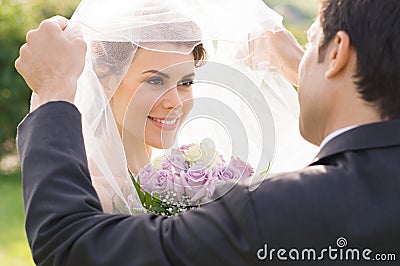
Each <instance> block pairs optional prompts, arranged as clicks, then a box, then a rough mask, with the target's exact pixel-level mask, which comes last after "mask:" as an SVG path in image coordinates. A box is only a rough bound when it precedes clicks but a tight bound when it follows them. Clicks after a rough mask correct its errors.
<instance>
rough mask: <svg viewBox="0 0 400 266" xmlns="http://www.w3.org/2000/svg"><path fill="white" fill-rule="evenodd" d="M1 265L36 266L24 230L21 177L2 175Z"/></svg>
mask: <svg viewBox="0 0 400 266" xmlns="http://www.w3.org/2000/svg"><path fill="white" fill-rule="evenodd" d="M0 197H1V198H0V228H1V233H0V262H1V263H0V264H1V265H7V266H31V265H35V264H34V263H33V260H32V258H31V253H30V250H29V246H28V242H27V239H26V236H25V229H24V211H23V203H22V189H21V175H20V173H19V172H17V173H14V174H7V175H1V174H0Z"/></svg>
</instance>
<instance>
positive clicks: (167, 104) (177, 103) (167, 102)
mask: <svg viewBox="0 0 400 266" xmlns="http://www.w3.org/2000/svg"><path fill="white" fill-rule="evenodd" d="M161 100H162V106H163V107H164V108H166V109H176V108H180V107H182V105H183V101H182V96H181V95H180V93H179V91H178V88H177V87H174V88H172V89H170V90H169V91H168V92H166V93H165V94H164V95H163V97H162V99H161Z"/></svg>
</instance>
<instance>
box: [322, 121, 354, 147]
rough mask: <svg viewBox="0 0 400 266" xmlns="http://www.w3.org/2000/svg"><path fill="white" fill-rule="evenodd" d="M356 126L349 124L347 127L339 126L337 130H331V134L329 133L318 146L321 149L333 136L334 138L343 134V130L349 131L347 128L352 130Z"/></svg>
mask: <svg viewBox="0 0 400 266" xmlns="http://www.w3.org/2000/svg"><path fill="white" fill-rule="evenodd" d="M356 127H357V126H349V127H345V128H341V129H338V130H336V131H334V132H332V133H331V134H329V135H328V136H327V137H326V138H325V139H324V141H322V143H321V145H320V148H321V149H322V148H323V147H324V146H325V145H326V144H327V143H328V142H329V141H331V140H332V139H334V138H336V137H337V136H339V135H341V134H343V133H345V132H347V131H349V130H352V129H353V128H356Z"/></svg>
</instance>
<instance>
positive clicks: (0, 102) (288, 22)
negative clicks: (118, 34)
mask: <svg viewBox="0 0 400 266" xmlns="http://www.w3.org/2000/svg"><path fill="white" fill-rule="evenodd" d="M132 1H134V0H132ZM243 1H245V0H243ZM264 2H265V3H267V4H268V5H269V6H270V7H272V8H274V9H275V10H276V11H277V12H278V13H280V14H281V15H283V17H284V24H285V26H286V27H287V28H288V29H289V30H290V31H292V32H293V33H294V35H295V36H296V38H297V39H298V40H299V42H300V43H301V44H305V33H304V32H305V30H307V28H308V27H309V26H310V24H311V23H312V20H313V19H314V18H315V16H316V12H317V4H316V1H315V0H301V1H299V0H264ZM78 3H79V0H63V1H62V0H0V196H1V199H0V230H1V231H0V232H1V233H0V265H7V266H14V265H15V266H16V265H34V263H33V261H32V259H31V255H30V251H29V247H28V243H27V240H26V237H25V232H24V221H23V217H24V214H23V204H22V195H21V175H20V172H19V165H18V158H17V156H16V151H15V135H16V128H17V125H18V123H19V122H20V121H21V120H22V118H23V117H24V116H25V115H26V114H27V113H28V109H29V97H30V91H29V89H28V88H27V86H26V84H25V82H24V81H23V79H22V78H21V77H20V76H19V75H18V73H17V72H16V70H15V69H14V61H15V59H16V58H17V57H18V52H19V48H20V46H21V45H22V44H23V43H24V42H25V34H26V32H27V31H28V30H29V29H32V28H35V27H37V26H38V24H39V23H40V21H41V20H43V19H45V18H48V17H51V16H53V15H56V14H60V15H63V16H65V17H70V16H71V14H72V12H73V10H74V9H75V8H76V6H77V4H78Z"/></svg>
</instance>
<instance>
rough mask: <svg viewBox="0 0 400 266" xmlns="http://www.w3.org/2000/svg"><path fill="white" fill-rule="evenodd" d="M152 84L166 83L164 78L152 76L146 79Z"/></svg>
mask: <svg viewBox="0 0 400 266" xmlns="http://www.w3.org/2000/svg"><path fill="white" fill-rule="evenodd" d="M146 82H147V83H149V84H151V85H164V80H163V79H162V78H160V77H152V78H149V79H148V80H146Z"/></svg>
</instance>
